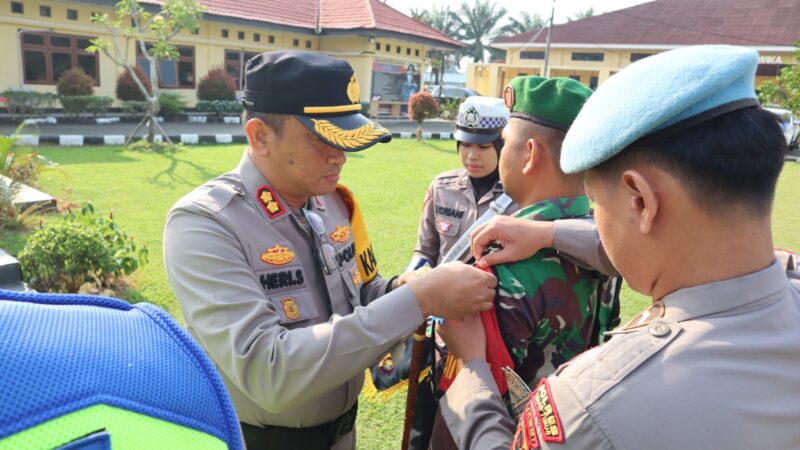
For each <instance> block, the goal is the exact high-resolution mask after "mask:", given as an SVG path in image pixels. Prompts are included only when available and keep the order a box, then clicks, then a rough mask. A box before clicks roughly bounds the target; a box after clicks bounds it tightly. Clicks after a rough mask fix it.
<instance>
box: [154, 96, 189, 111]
mask: <svg viewBox="0 0 800 450" xmlns="http://www.w3.org/2000/svg"><path fill="white" fill-rule="evenodd" d="M158 104H159V106H160V108H159V112H160V113H161V114H180V113H182V112H183V108H185V107H186V100H184V99H183V97H182V96H181V94H177V93H172V92H162V93H161V95H160V96H159V97H158ZM145 105H146V104H145Z"/></svg>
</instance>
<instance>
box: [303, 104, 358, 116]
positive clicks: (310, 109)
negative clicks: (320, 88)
mask: <svg viewBox="0 0 800 450" xmlns="http://www.w3.org/2000/svg"><path fill="white" fill-rule="evenodd" d="M348 111H361V104H359V103H356V104H354V105H340V106H306V107H304V108H303V113H305V114H325V113H338V112H348Z"/></svg>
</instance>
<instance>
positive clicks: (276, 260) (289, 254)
mask: <svg viewBox="0 0 800 450" xmlns="http://www.w3.org/2000/svg"><path fill="white" fill-rule="evenodd" d="M261 261H264V262H265V263H267V264H272V265H273V266H283V265H285V264H289V263H290V262H292V261H294V252H293V251H291V250H289V248H287V247H283V246H282V245H280V244H278V243H277V242H276V243H275V246H274V247H271V248H268V249H267V250H265V251H264V253H262V254H261Z"/></svg>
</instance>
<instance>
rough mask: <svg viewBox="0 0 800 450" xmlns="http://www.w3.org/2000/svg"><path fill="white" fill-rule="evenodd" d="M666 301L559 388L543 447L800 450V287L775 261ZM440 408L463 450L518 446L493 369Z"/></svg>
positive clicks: (571, 368) (574, 364)
mask: <svg viewBox="0 0 800 450" xmlns="http://www.w3.org/2000/svg"><path fill="white" fill-rule="evenodd" d="M662 303H663V305H664V309H663V316H662V317H659V316H660V314H658V310H657V309H655V308H651V309H650V311H651V312H652V314H651V317H650V318H649V319H648V320H647V321H646V322H645V323H644V324H643V325H641V326H638V327H632V326H631V324H629V325H628V326H627V327H626V328H628V330H627V331H625V330H623V331H622V332H620V333H619V334H617V335H616V336H614V338H613V339H611V341H609V342H608V343H607V344H605V345H603V346H601V347H596V348H594V349H592V350H589V351H588V352H586V353H584V354H582V355H580V356H578V357H577V358H575V359H573V360H572V361H571V362H569V363H567V364H565V365H563V366H561V367H560V368H559V370H558V372H556V374H555V375H554V376H551V377H550V378H548V380H549V388H550V389H549V390H550V394H549V395H547V394H546V392H542V395H541V396H540V397H539V398H540V399H541V400H542V402H541V405H542V407H543V412H542V414H541V416H542V417H545V420H546V421H547V422H548V423H550V424H551V425H552V424H557V428H550V429H549V431H548V433H549V434H548V433H545V432H543V429H542V428H541V427H540V424H541V419H540V418H539V417H534V419H533V422H535V424H536V429H537V437H538V442H539V444H540V445H541V448H543V449H547V448H553V449H566V448H576V449H589V448H591V449H606V448H607V449H611V448H614V449H644V448H646V449H665V450H674V449H679V448H692V449H699V448H703V449H722V448H764V449H767V448H769V449H789V448H800V427H799V426H798V424H800V381H798V374H799V373H800V345H799V343H800V283H798V282H797V281H796V280H794V281H791V282H790V281H789V280H788V278H787V276H786V273H785V271H784V270H783V268H782V267H781V266H780V264H779V263H778V262H777V261H776V263H775V264H773V265H772V266H770V267H768V268H766V269H764V270H761V271H758V272H755V273H752V274H749V275H746V276H743V277H739V278H734V279H731V280H726V281H721V282H717V283H711V284H707V285H703V286H697V287H693V288H687V289H681V290H679V291H677V292H674V293H672V294H670V295H668V296H666V297H664V299H663V300H662ZM462 374H463V376H462ZM537 391H538V390H537ZM537 391H535V393H536V392H537ZM548 403H549V404H550V405H551V406H553V407H554V408H553V409H551V410H550V411H556V413H555V414H554V415H548V414H547V409H546V408H547V404H548ZM441 404H442V405H443V414H444V417H445V420H446V421H447V424H448V427H449V428H450V430H451V431H452V433H453V436H454V437H455V438H456V442H457V443H458V444H459V447H460V448H462V449H480V450H486V449H508V448H509V447H510V446H511V443H512V437H513V433H514V430H515V428H516V426H517V425H516V424H514V423H512V422H511V419H510V417H509V416H508V413H507V412H506V410H505V406H504V404H503V403H502V401H501V400H500V398H499V396H498V393H497V388H496V387H495V386H494V383H493V381H492V378H491V374H490V372H489V370H488V367H487V366H486V364H485V363H484V362H483V361H471V362H470V363H469V364H467V365H466V369H465V370H462V372H461V373H460V374H459V376H458V378H457V380H456V382H455V383H454V384H453V386H452V387H451V388H450V390H449V391H448V392H447V395H446V396H445V397H444V399H443V401H442V403H441ZM534 416H536V415H534ZM559 432H560V434H561V435H562V436H563V438H564V441H563V443H560V444H556V443H553V442H551V441H548V440H546V438H549V439H551V440H552V439H553V436H555V435H557V434H559Z"/></svg>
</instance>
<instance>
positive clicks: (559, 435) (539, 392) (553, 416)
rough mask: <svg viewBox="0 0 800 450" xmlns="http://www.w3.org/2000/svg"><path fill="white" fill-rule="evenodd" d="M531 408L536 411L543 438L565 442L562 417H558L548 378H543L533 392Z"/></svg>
mask: <svg viewBox="0 0 800 450" xmlns="http://www.w3.org/2000/svg"><path fill="white" fill-rule="evenodd" d="M531 403H532V405H531V408H532V409H533V410H534V411H536V416H537V417H538V418H539V426H540V427H541V431H542V440H544V441H546V442H564V429H563V428H562V427H561V418H559V417H558V410H557V409H556V404H555V402H553V394H552V393H550V384H549V383H548V382H547V378H542V381H541V382H539V386H537V387H536V390H535V391H533V394H531Z"/></svg>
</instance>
